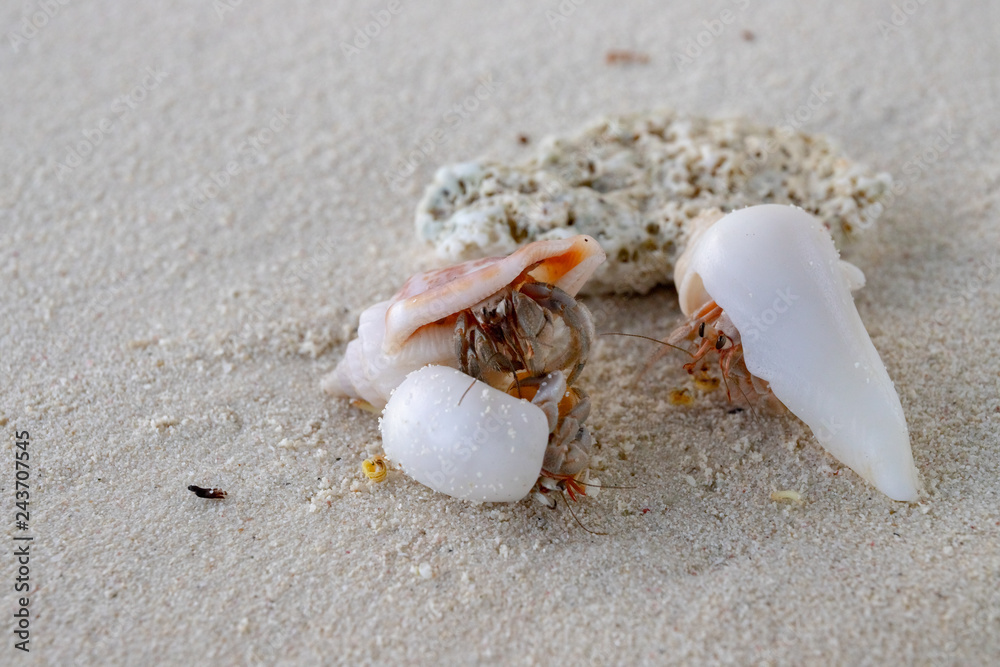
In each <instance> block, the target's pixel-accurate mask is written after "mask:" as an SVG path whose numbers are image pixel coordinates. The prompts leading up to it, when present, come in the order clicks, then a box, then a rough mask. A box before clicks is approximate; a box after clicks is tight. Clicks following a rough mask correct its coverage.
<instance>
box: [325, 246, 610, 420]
mask: <svg viewBox="0 0 1000 667" xmlns="http://www.w3.org/2000/svg"><path fill="white" fill-rule="evenodd" d="M604 258H605V255H604V251H603V250H602V249H601V246H600V245H599V244H598V243H597V241H595V240H594V239H592V238H591V237H589V236H584V235H578V236H572V237H570V238H566V239H558V240H550V241H536V242H534V243H530V244H528V245H526V246H524V247H523V248H520V249H519V250H517V251H516V252H514V253H512V254H510V255H508V256H506V257H490V258H486V259H478V260H472V261H469V262H464V263H462V264H457V265H455V266H451V267H448V268H444V269H436V270H432V271H427V272H425V273H419V274H417V275H415V276H413V277H411V278H410V279H409V280H407V281H406V283H405V284H404V285H403V287H402V288H401V289H400V290H399V291H398V292H397V293H396V294H395V296H393V297H392V298H391V299H389V300H387V301H381V302H379V303H377V304H375V305H374V306H372V307H370V308H368V309H367V310H365V311H364V312H363V313H361V318H360V322H359V324H358V337H357V338H356V339H355V340H353V341H351V342H350V344H349V345H348V346H347V352H346V354H345V355H344V358H343V359H342V360H341V362H340V363H339V364H338V365H337V367H336V368H335V369H334V370H333V372H331V373H330V374H329V375H327V376H326V377H325V378H324V379H323V382H322V386H323V389H324V390H326V391H327V392H328V393H330V394H333V395H334V396H343V397H349V398H357V399H362V400H364V401H366V402H367V403H369V404H371V405H372V406H373V407H375V408H381V407H383V406H385V403H386V401H387V400H388V398H389V394H390V393H391V392H392V390H393V389H395V388H396V387H397V386H398V385H399V384H400V383H401V382H402V381H403V379H404V378H405V377H406V376H407V374H408V373H410V372H412V371H415V370H417V369H419V368H422V367H424V366H426V365H428V364H439V365H442V366H451V367H453V368H459V369H461V370H463V371H466V372H469V373H470V374H471V375H472V376H473V377H475V378H477V379H481V380H486V381H487V382H488V383H489V384H491V385H494V386H503V387H504V388H506V382H504V380H505V379H516V374H517V372H518V371H521V370H526V371H529V372H530V373H531V374H532V375H539V374H544V373H548V372H551V371H553V370H564V371H568V380H569V381H570V382H572V381H573V380H574V379H575V378H576V376H577V375H578V374H579V370H580V367H581V360H585V359H586V356H587V353H588V350H589V346H590V341H591V339H592V338H593V332H594V325H593V323H592V320H591V318H590V315H589V313H588V312H587V310H586V308H585V307H583V306H582V305H581V304H579V303H578V302H577V301H576V300H575V299H574V298H573V297H575V295H576V293H577V292H578V291H579V290H580V287H582V286H583V284H584V283H585V282H586V281H587V278H589V277H590V275H591V274H592V273H593V271H594V269H595V268H597V266H598V265H600V263H601V262H603V261H604Z"/></svg>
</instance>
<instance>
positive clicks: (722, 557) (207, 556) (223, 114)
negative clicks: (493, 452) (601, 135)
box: [0, 0, 1000, 665]
mask: <svg viewBox="0 0 1000 667" xmlns="http://www.w3.org/2000/svg"><path fill="white" fill-rule="evenodd" d="M388 4H391V9H393V10H395V13H392V12H389V10H388V9H387V5H388ZM382 12H385V13H382ZM723 12H728V14H725V15H723ZM373 13H374V14H373ZM387 16H388V17H389V19H388V20H386V17H387ZM725 17H728V18H729V19H730V20H729V21H728V22H726V23H723V22H722V18H725ZM379 18H382V19H383V22H384V23H385V25H384V26H378V28H377V30H376V29H375V28H369V30H370V32H377V34H376V35H375V36H374V37H371V38H370V39H368V41H367V43H366V42H365V40H362V39H360V38H359V37H358V34H359V31H361V32H363V31H364V30H365V27H366V25H368V24H371V23H372V22H373V21H376V20H378V19H379ZM998 26H1000V5H997V4H996V3H985V2H971V1H966V2H953V3H941V2H919V1H918V0H896V2H895V3H890V2H882V1H879V2H861V1H860V0H851V1H847V2H838V3H824V4H823V5H822V6H820V7H814V6H808V5H803V4H802V3H796V2H791V1H789V0H782V1H778V2H767V3H764V2H756V1H755V0H733V1H717V2H700V3H682V2H671V3H664V2H653V1H647V2H630V3H622V2H603V1H599V0H589V1H588V2H581V3H580V4H574V3H573V2H572V1H571V0H563V2H561V3H560V2H556V1H555V0H551V1H544V2H537V3H528V2H518V3H496V4H490V5H485V4H480V3H460V2H450V1H449V2H435V3H416V2H407V1H406V0H399V2H398V4H397V3H395V2H394V3H387V2H382V1H366V2H359V3H347V2H340V3H321V2H302V3H281V2H275V1H260V2H239V1H238V0H216V1H215V2H214V3H212V2H193V1H189V2H184V1H177V2H167V3H152V2H146V3H135V4H134V5H133V4H129V5H127V6H126V5H125V4H123V3H116V2H110V1H107V0H99V1H96V2H89V3H76V2H65V3H60V2H56V1H55V0H52V1H51V2H41V1H39V2H27V3H23V4H22V3H20V2H9V3H6V6H5V7H4V8H3V10H2V11H0V28H2V29H3V33H4V44H3V45H2V48H0V81H2V84H3V91H4V93H3V101H2V103H0V156H2V159H0V170H2V172H0V253H2V256H3V259H2V262H0V285H2V297H0V313H2V320H3V323H4V325H3V327H2V328H0V372H2V375H3V378H4V381H3V388H2V392H0V424H2V425H3V426H2V428H3V432H4V438H3V440H2V442H3V453H2V455H0V460H2V461H3V465H2V466H0V489H2V505H0V506H2V508H3V516H4V525H5V527H6V528H5V531H6V535H5V537H4V539H5V540H7V543H6V544H5V545H4V546H3V548H2V549H0V550H2V551H3V552H4V553H8V554H9V553H11V552H12V551H13V546H12V545H13V544H14V542H13V541H12V538H13V536H14V535H17V534H24V533H23V532H22V531H18V530H16V529H15V528H14V527H13V526H14V523H13V520H14V512H15V508H14V495H13V494H14V488H13V484H14V454H15V452H16V451H17V449H16V447H15V432H19V431H28V432H29V433H30V443H31V444H30V452H31V466H32V468H31V481H30V483H31V494H32V495H31V506H30V508H31V522H30V526H31V527H30V530H29V531H28V533H29V534H31V535H34V536H35V540H34V542H33V543H32V547H31V548H32V556H33V558H32V561H31V580H32V584H33V587H32V591H31V602H30V609H31V614H32V616H31V619H32V622H31V644H30V647H31V653H30V654H29V655H22V654H21V653H20V652H19V651H15V650H14V648H13V643H14V641H15V638H14V636H13V635H12V634H11V630H10V628H11V627H13V620H12V616H11V614H12V613H13V611H14V610H15V608H16V606H15V605H16V597H17V596H16V595H15V594H14V593H13V582H14V578H15V575H16V572H15V570H16V563H15V561H14V558H13V556H10V555H8V556H7V557H5V558H4V559H3V565H2V568H0V576H2V580H0V586H2V589H3V590H4V591H5V592H4V594H3V596H2V600H3V604H2V610H3V615H4V618H6V619H7V620H6V621H5V622H4V623H3V624H2V629H3V636H4V637H5V639H4V642H3V646H2V647H0V656H2V657H0V663H3V664H14V661H15V658H16V659H17V661H19V663H20V662H24V663H26V664H27V663H38V664H59V665H66V664H152V663H154V662H156V663H159V664H183V663H189V664H215V665H229V664H274V663H281V664H293V663H298V664H319V663H327V664H332V663H351V664H396V665H404V664H470V663H479V664H497V665H500V664H504V665H507V664H552V663H553V662H559V663H562V664H568V665H572V664H643V663H644V664H663V663H689V664H694V663H697V664H704V663H731V664H830V663H833V664H848V663H858V664H903V663H908V664H984V663H986V662H988V661H990V658H991V657H992V658H993V659H995V658H996V656H997V655H998V653H1000V494H998V488H1000V481H998V475H1000V429H998V425H1000V398H998V391H997V390H998V386H1000V384H998V377H1000V358H998V356H997V355H996V342H997V333H996V332H997V330H998V327H1000V289H998V288H1000V209H998V207H1000V195H998V183H1000V162H998V159H997V152H998V151H997V149H998V142H997V103H998V102H1000V71H998V69H1000V65H998V63H1000V32H998V31H1000V27H998ZM355 39H357V43H358V44H361V45H363V47H358V46H355V44H354V40H355ZM344 45H352V46H355V48H356V49H357V50H356V52H352V51H350V49H345V48H344ZM695 46H697V48H695ZM612 49H631V50H634V51H636V52H639V53H642V54H645V55H647V56H648V58H649V62H648V63H645V64H643V63H632V64H627V63H623V64H608V63H607V62H606V54H607V52H608V51H609V50H612ZM678 54H686V55H687V56H688V57H690V61H687V60H685V59H684V58H680V57H679V55H678ZM692 56H693V57H692ZM485 85H488V86H489V90H490V92H489V93H488V94H487V95H485V97H484V98H483V99H481V100H479V103H478V104H477V105H476V108H475V109H474V110H472V111H468V112H466V113H464V114H461V115H460V121H459V122H457V123H456V122H454V114H455V112H454V107H455V105H461V104H463V102H464V101H466V100H467V99H468V98H469V97H470V96H474V95H475V94H476V91H477V88H478V87H480V86H485ZM816 91H821V93H822V94H819V93H817V92H816ZM817 95H819V96H820V97H823V98H824V100H823V101H822V102H821V103H818V104H814V105H813V106H812V107H809V106H808V105H809V103H810V99H816V97H815V96H817ZM665 106H666V107H673V108H676V109H678V110H681V111H684V112H689V113H696V114H703V115H708V116H722V115H732V114H738V115H744V116H748V117H750V118H753V119H754V120H756V121H759V122H762V123H772V124H782V123H786V122H790V121H789V120H788V119H789V118H792V119H794V122H795V123H797V125H796V126H797V127H798V128H799V129H802V130H804V131H808V132H816V133H822V134H826V135H829V136H832V137H834V138H836V139H837V140H838V141H839V142H840V144H841V146H842V147H843V150H844V151H845V152H846V153H847V154H848V155H850V156H851V157H853V158H855V159H858V160H860V161H862V162H866V163H868V164H869V165H871V166H872V167H873V168H875V169H878V170H885V171H888V172H890V173H891V174H892V175H893V177H894V179H895V180H896V182H897V183H901V184H902V187H901V193H900V195H899V196H898V197H897V198H895V199H894V201H893V202H892V204H891V205H890V206H889V207H888V210H887V211H886V213H885V214H884V215H883V217H882V218H881V219H880V220H879V221H878V223H877V224H876V225H875V227H873V228H872V229H870V230H868V231H867V232H865V234H864V235H863V236H862V237H860V238H859V239H858V241H857V243H856V244H855V245H854V246H853V247H851V248H850V249H849V250H848V251H847V252H846V253H845V257H846V258H848V259H850V260H851V261H853V262H855V263H856V264H858V266H860V267H861V268H862V269H863V270H864V271H865V273H866V274H867V276H868V285H867V287H866V288H865V289H864V290H863V291H862V292H861V293H860V294H859V296H858V307H859V310H860V312H861V315H862V317H863V319H864V320H865V322H866V324H867V325H868V328H869V331H870V332H871V334H872V339H873V341H874V343H875V345H876V347H877V348H878V349H879V351H880V352H881V354H882V357H883V359H884V361H885V362H886V366H887V368H888V370H889V374H890V376H891V377H892V378H893V379H894V381H895V382H896V385H897V387H898V389H899V392H900V395H901V398H902V402H903V407H904V410H905V412H906V414H907V417H908V420H909V424H910V430H911V434H912V440H913V452H914V455H915V458H916V461H917V465H918V468H919V470H920V472H921V475H922V479H923V482H924V485H925V487H926V495H925V497H923V498H922V500H921V502H920V503H917V504H904V503H895V502H892V501H890V500H888V499H887V498H885V497H884V496H882V495H880V494H878V493H877V492H874V491H873V490H872V489H871V488H869V487H868V486H866V485H865V484H864V483H863V482H862V481H861V480H860V478H858V477H857V476H856V475H854V474H853V473H852V472H851V471H850V470H847V469H845V468H842V467H841V466H839V465H838V464H837V463H836V461H835V460H834V459H832V458H831V457H829V456H828V455H826V454H825V453H824V452H823V451H822V450H821V449H820V448H819V446H818V445H817V444H816V442H815V440H814V439H813V438H812V437H811V436H810V434H809V432H808V430H807V429H806V428H805V427H804V426H802V425H801V424H800V423H799V422H797V421H796V420H794V419H793V418H791V417H777V418H773V417H762V418H761V419H760V420H759V421H754V419H753V418H752V416H751V415H749V414H748V413H747V412H741V413H732V414H731V413H730V410H731V406H730V405H729V404H727V403H726V401H725V396H724V393H723V392H715V393H712V394H707V395H702V394H699V395H698V400H697V401H696V403H695V404H694V405H693V406H691V407H687V408H682V407H677V406H672V405H670V404H669V403H668V401H667V400H666V395H667V392H668V391H669V390H670V389H673V388H679V387H683V386H686V384H685V383H686V378H685V375H684V373H683V371H682V370H681V369H680V361H679V360H677V359H676V358H675V359H674V360H673V361H674V362H676V363H670V362H668V363H664V364H660V365H658V366H657V367H656V368H654V369H653V370H652V371H650V372H649V373H648V374H647V375H646V376H645V377H644V378H643V380H642V381H641V382H640V383H639V384H638V385H633V384H632V383H631V380H632V377H633V374H634V372H635V370H636V369H637V368H639V367H640V366H641V365H642V364H643V363H644V361H645V360H646V359H647V357H648V355H649V353H650V349H649V347H648V346H646V345H644V344H643V343H642V341H636V340H631V339H625V338H610V337H608V338H603V339H601V340H600V342H599V343H598V346H597V349H596V350H595V352H594V355H593V356H592V360H591V363H590V365H588V367H587V370H586V372H585V374H584V377H583V380H582V386H583V387H584V388H586V389H587V390H588V391H589V392H590V394H591V397H592V400H593V404H594V411H593V416H592V417H591V419H590V424H591V427H592V428H593V429H594V430H595V431H596V433H597V435H598V437H599V438H600V440H601V442H602V444H603V446H602V450H601V452H600V456H601V462H600V467H601V468H603V469H602V470H600V471H599V472H598V476H599V477H600V478H601V479H602V481H603V482H604V483H605V484H608V485H617V486H628V487H632V488H628V489H620V490H610V489H605V490H603V491H602V492H601V493H599V494H598V495H596V496H594V497H592V498H588V499H585V500H583V501H582V502H580V503H578V504H577V505H576V506H575V507H574V509H575V512H576V514H577V516H578V517H579V518H580V520H581V521H582V522H583V523H584V524H585V525H586V526H588V527H589V528H590V529H592V530H595V531H603V532H606V533H607V535H606V536H597V535H592V534H589V533H588V532H585V531H584V530H582V529H581V528H580V527H579V526H578V525H577V524H576V523H575V522H574V521H573V518H572V517H571V516H570V514H569V513H568V512H567V511H566V508H565V506H563V507H562V508H561V509H560V511H557V512H551V511H549V510H546V509H545V508H543V507H542V506H541V505H539V504H537V503H534V502H533V501H530V500H528V501H524V502H520V503H516V504H512V505H484V506H473V505H470V504H467V503H464V502H460V501H456V500H452V499H449V498H447V497H444V496H440V495H437V494H435V493H433V492H431V491H430V490H428V489H426V488H423V487H421V486H419V485H417V484H416V483H414V482H412V481H410V480H408V479H407V478H405V477H403V476H402V475H400V474H398V473H397V474H394V475H392V476H390V479H389V481H388V482H387V483H384V484H381V485H378V486H372V485H370V484H369V483H368V482H367V481H366V480H365V478H364V477H363V476H362V474H361V471H360V463H361V461H362V459H364V458H365V457H366V456H367V455H370V454H374V453H377V452H378V451H379V450H380V445H379V435H378V429H377V423H376V419H375V417H374V416H373V415H370V414H367V413H364V412H361V411H359V410H356V409H353V408H351V407H350V406H349V405H348V404H346V402H340V401H335V400H332V399H329V398H328V397H326V396H324V395H323V394H322V393H321V392H320V390H319V379H320V377H321V376H322V374H323V373H325V372H327V371H328V370H329V369H331V368H332V367H333V366H334V364H335V363H336V362H337V360H338V359H339V357H340V355H341V354H342V352H343V349H344V346H345V344H346V342H347V340H349V339H350V337H351V336H352V334H353V328H354V327H355V325H356V324H357V316H358V314H359V313H360V311H361V310H362V309H363V308H365V307H366V306H368V305H370V304H371V303H373V302H374V301H376V300H379V299H383V298H386V297H387V296H389V295H390V294H391V293H392V292H394V291H395V289H396V288H397V287H398V286H399V285H400V284H401V283H402V281H403V280H404V279H405V278H406V277H407V276H409V275H410V274H411V273H413V272H415V271H417V270H420V269H423V268H427V267H429V266H431V265H432V263H433V257H432V256H431V254H430V252H429V251H428V250H427V249H425V248H423V247H421V246H419V245H418V244H417V243H416V242H415V237H414V233H413V211H414V208H415V206H416V203H417V201H418V199H419V196H420V193H421V192H422V189H423V187H424V186H425V185H426V183H428V182H429V180H430V178H431V176H432V174H433V172H434V170H435V168H436V167H438V166H439V165H441V164H445V163H448V162H455V161H460V160H466V159H470V158H474V157H478V156H489V157H493V158H499V159H510V160H520V159H521V158H522V157H523V156H524V155H526V154H527V151H530V150H532V147H533V143H534V142H537V141H538V140H539V139H541V138H542V137H543V136H545V135H547V134H554V133H555V134H566V133H571V132H574V131H575V130H576V129H577V128H578V127H580V126H582V125H583V124H585V123H587V122H588V121H590V120H592V119H593V118H595V117H597V116H600V115H602V114H606V113H623V112H629V111H638V110H643V109H649V108H658V107H665ZM802 108H805V109H806V112H803V111H801V109H802ZM449 114H451V115H449ZM796 114H797V115H796ZM439 130H440V131H441V132H440V133H439V132H438V131H439ZM522 134H523V135H525V136H526V137H527V138H528V139H529V141H530V142H532V143H529V144H528V145H527V146H525V145H524V144H522V143H521V142H520V141H519V139H518V136H519V135H522ZM439 135H440V136H441V137H442V139H441V140H440V141H435V142H432V143H433V148H432V150H431V151H430V154H429V155H426V156H425V157H424V158H420V159H419V160H417V161H418V162H419V164H418V165H417V167H416V169H415V170H414V171H413V172H412V173H409V174H407V173H402V172H400V171H399V169H398V167H399V163H400V160H401V159H402V158H403V157H404V156H406V155H408V154H411V153H412V151H414V150H417V149H418V148H419V147H420V146H421V145H422V144H426V139H427V138H428V137H434V136H439ZM86 144H90V148H89V149H88V148H87V146H86ZM74 155H75V157H74ZM230 163H235V164H237V165H238V169H237V170H235V173H231V174H229V175H228V177H225V176H223V175H221V174H222V172H224V171H225V170H226V168H227V165H229V164H230ZM213 176H214V178H215V182H216V185H215V187H213ZM205 194H209V195H210V196H207V197H206V196H205ZM587 304H588V305H589V306H590V307H591V308H593V309H594V311H595V313H599V317H600V322H601V329H602V330H605V331H632V332H638V333H646V334H652V335H656V334H658V333H661V332H665V331H666V330H668V329H669V327H671V326H672V325H673V323H674V321H675V319H676V318H677V315H678V311H677V307H676V297H675V294H674V293H673V291H672V290H669V289H662V290H659V291H656V292H655V293H653V294H652V295H650V296H647V297H643V298H641V299H640V298H631V299H630V298H625V297H608V298H593V299H588V300H587ZM189 484H198V485H201V486H217V487H221V488H223V489H225V490H227V491H228V492H229V497H228V498H227V499H226V500H224V501H211V500H204V499H200V498H197V497H195V496H194V495H193V494H192V493H190V492H189V491H187V488H186V487H187V486H188V485H189ZM776 490H795V491H797V492H799V493H800V494H801V496H802V502H801V503H791V502H786V501H780V502H779V501H774V500H772V499H771V494H772V492H773V491H776Z"/></svg>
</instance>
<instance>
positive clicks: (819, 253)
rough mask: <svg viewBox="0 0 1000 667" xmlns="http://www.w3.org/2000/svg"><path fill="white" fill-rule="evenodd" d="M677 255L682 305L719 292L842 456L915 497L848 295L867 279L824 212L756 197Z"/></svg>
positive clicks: (787, 390)
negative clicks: (845, 258)
mask: <svg viewBox="0 0 1000 667" xmlns="http://www.w3.org/2000/svg"><path fill="white" fill-rule="evenodd" d="M685 254H686V255H687V257H685V258H684V261H683V262H679V263H678V267H679V269H681V271H680V272H679V274H678V275H675V278H676V279H677V284H678V286H679V294H680V297H681V305H682V308H683V310H684V312H685V313H687V314H690V313H691V312H693V311H694V310H696V309H697V308H699V307H700V306H701V305H703V304H704V303H706V302H707V301H708V300H714V301H715V302H716V303H717V304H718V305H719V306H721V307H722V309H723V310H724V311H725V313H726V315H727V316H728V317H729V319H730V320H731V321H732V323H733V324H734V325H735V327H736V329H737V330H738V331H739V334H740V338H741V342H742V345H743V353H744V360H745V361H746V365H747V369H748V370H749V371H750V372H751V373H752V374H753V375H755V376H757V377H759V378H761V379H763V380H766V381H767V382H768V383H769V384H770V387H771V390H772V391H773V392H774V395H775V396H776V397H777V398H778V400H780V401H781V402H782V403H784V404H785V406H787V407H788V409H789V410H791V412H792V413H793V414H795V416H797V417H798V418H799V419H801V420H802V421H804V422H805V423H806V424H807V425H808V426H809V428H811V429H812V431H813V434H814V435H815V436H816V439H817V440H818V441H819V442H820V444H821V445H823V447H824V448H826V450H827V451H829V452H830V453H831V454H833V455H834V456H835V457H836V458H837V459H839V460H840V461H842V462H843V463H845V464H846V465H848V466H850V467H851V468H852V469H853V470H854V471H855V472H857V473H858V474H859V475H861V476H862V477H863V478H865V479H866V480H868V481H869V482H871V483H872V484H873V485H874V486H875V487H876V488H878V489H879V490H880V491H882V492H883V493H885V494H886V495H887V496H889V497H890V498H893V499H895V500H909V501H912V500H916V499H917V493H918V488H919V482H918V478H917V470H916V467H915V466H914V464H913V454H912V452H911V450H910V437H909V432H908V430H907V427H906V419H905V417H904V416H903V409H902V406H901V405H900V402H899V396H898V395H897V394H896V390H895V388H894V387H893V384H892V381H891V380H890V379H889V374H888V373H887V372H886V370H885V365H884V364H883V363H882V360H881V358H880V357H879V354H878V351H877V350H876V349H875V346H874V345H873V344H872V342H871V338H870V337H869V336H868V332H867V331H866V330H865V325H864V323H863V322H862V321H861V317H860V315H858V310H857V308H856V307H855V305H854V299H853V298H852V297H851V289H852V288H856V287H859V286H860V285H861V284H863V282H864V278H863V275H862V274H861V272H860V271H859V270H858V269H857V268H855V267H853V266H851V265H847V264H846V263H845V262H842V261H841V260H840V258H839V256H838V253H837V250H836V248H835V247H834V245H833V239H832V238H831V237H830V234H829V232H828V231H827V230H826V229H825V228H824V227H823V225H822V224H821V223H820V221H819V220H817V219H816V218H814V217H813V216H811V215H809V214H808V213H806V212H805V211H803V210H801V209H798V208H795V207H792V206H779V205H775V204H771V205H764V206H752V207H749V208H745V209H741V210H739V211H735V212H733V213H730V214H729V215H727V216H725V217H723V218H722V219H721V220H718V221H717V222H714V224H711V226H710V227H708V228H707V229H705V230H704V231H703V232H702V233H701V234H700V235H699V236H698V238H697V239H696V240H695V242H694V244H693V246H692V247H691V248H689V250H688V251H687V252H686V253H685Z"/></svg>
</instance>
